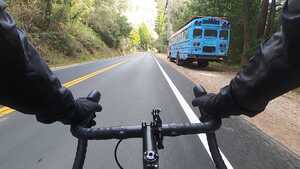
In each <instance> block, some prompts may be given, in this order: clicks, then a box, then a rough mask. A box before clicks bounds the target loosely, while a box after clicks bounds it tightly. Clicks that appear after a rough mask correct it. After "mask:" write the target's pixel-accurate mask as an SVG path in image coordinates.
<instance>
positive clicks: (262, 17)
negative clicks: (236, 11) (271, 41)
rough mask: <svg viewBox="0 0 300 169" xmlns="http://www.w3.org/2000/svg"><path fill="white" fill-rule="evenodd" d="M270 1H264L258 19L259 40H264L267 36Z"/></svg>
mask: <svg viewBox="0 0 300 169" xmlns="http://www.w3.org/2000/svg"><path fill="white" fill-rule="evenodd" d="M268 8H269V0H262V2H261V9H260V12H259V15H258V18H257V35H256V37H257V39H262V38H263V36H264V34H265V28H266V21H267V17H268Z"/></svg>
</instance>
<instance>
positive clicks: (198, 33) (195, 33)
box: [193, 29, 202, 38]
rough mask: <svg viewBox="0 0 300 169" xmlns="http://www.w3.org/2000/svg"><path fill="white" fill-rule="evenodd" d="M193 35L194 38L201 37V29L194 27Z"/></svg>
mask: <svg viewBox="0 0 300 169" xmlns="http://www.w3.org/2000/svg"><path fill="white" fill-rule="evenodd" d="M193 37H194V38H201V37H202V30H201V29H194V33H193Z"/></svg>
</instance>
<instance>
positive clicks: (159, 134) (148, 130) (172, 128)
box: [71, 86, 227, 169]
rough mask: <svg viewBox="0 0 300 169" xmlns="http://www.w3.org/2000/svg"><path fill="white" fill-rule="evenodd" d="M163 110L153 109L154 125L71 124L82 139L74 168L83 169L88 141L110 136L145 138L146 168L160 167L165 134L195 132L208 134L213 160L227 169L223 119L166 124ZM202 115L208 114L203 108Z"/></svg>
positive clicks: (199, 89)
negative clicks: (222, 145)
mask: <svg viewBox="0 0 300 169" xmlns="http://www.w3.org/2000/svg"><path fill="white" fill-rule="evenodd" d="M194 94H195V96H196V97H199V96H202V95H204V94H206V91H205V90H204V88H203V87H201V86H196V87H195V88H194ZM100 97H101V95H100V93H99V92H97V91H93V92H91V93H90V95H89V96H88V98H91V99H93V101H99V100H100ZM159 112H160V111H159V110H154V111H153V112H152V115H153V122H151V123H150V124H146V123H144V122H143V123H142V124H141V125H137V126H119V127H103V128H87V127H86V125H84V124H81V125H77V126H71V132H72V134H73V136H74V137H77V138H78V145H77V152H76V157H75V161H74V164H73V169H82V168H83V164H84V160H85V155H86V150H87V145H88V144H87V140H106V139H129V138H143V163H144V169H158V167H159V165H158V159H159V158H158V153H157V149H163V148H164V146H163V143H162V141H163V137H164V136H168V137H174V136H180V135H191V134H200V133H206V136H207V141H208V145H209V149H210V152H211V155H212V158H213V161H214V163H215V165H216V168H217V169H227V167H226V165H225V163H224V161H223V159H222V156H221V153H220V151H219V147H218V143H217V140H216V135H215V133H214V131H215V130H217V129H219V128H220V126H221V119H213V118H212V117H210V118H206V119H209V120H207V121H205V122H200V123H194V124H190V123H180V124H176V123H171V124H162V122H161V119H160V117H159ZM200 113H201V115H202V116H208V115H206V114H205V113H204V112H202V111H201V110H200Z"/></svg>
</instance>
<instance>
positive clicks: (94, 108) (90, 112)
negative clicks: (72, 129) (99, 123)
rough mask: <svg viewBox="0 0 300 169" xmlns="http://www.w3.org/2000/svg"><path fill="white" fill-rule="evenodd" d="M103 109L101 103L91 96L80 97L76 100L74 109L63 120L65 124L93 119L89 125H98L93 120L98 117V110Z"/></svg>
mask: <svg viewBox="0 0 300 169" xmlns="http://www.w3.org/2000/svg"><path fill="white" fill-rule="evenodd" d="M101 110H102V107H101V105H99V103H98V102H96V101H93V100H91V99H89V98H78V99H77V100H75V106H74V109H73V111H72V112H71V113H70V114H69V115H68V117H66V118H64V119H63V120H61V121H62V122H63V123H64V124H71V125H74V124H80V123H82V122H84V121H85V120H88V119H91V121H90V122H89V124H87V127H92V126H94V125H96V122H95V121H94V120H93V119H95V117H96V112H100V111H101Z"/></svg>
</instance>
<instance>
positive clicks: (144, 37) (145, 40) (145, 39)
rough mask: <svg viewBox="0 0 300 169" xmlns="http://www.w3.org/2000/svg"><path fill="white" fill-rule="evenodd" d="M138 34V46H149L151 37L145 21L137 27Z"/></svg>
mask: <svg viewBox="0 0 300 169" xmlns="http://www.w3.org/2000/svg"><path fill="white" fill-rule="evenodd" d="M138 32H139V36H140V46H141V48H142V49H144V50H148V49H149V48H150V47H151V43H152V37H151V33H150V31H149V29H148V27H147V25H146V24H145V23H142V24H141V25H140V26H139V29H138Z"/></svg>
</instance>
